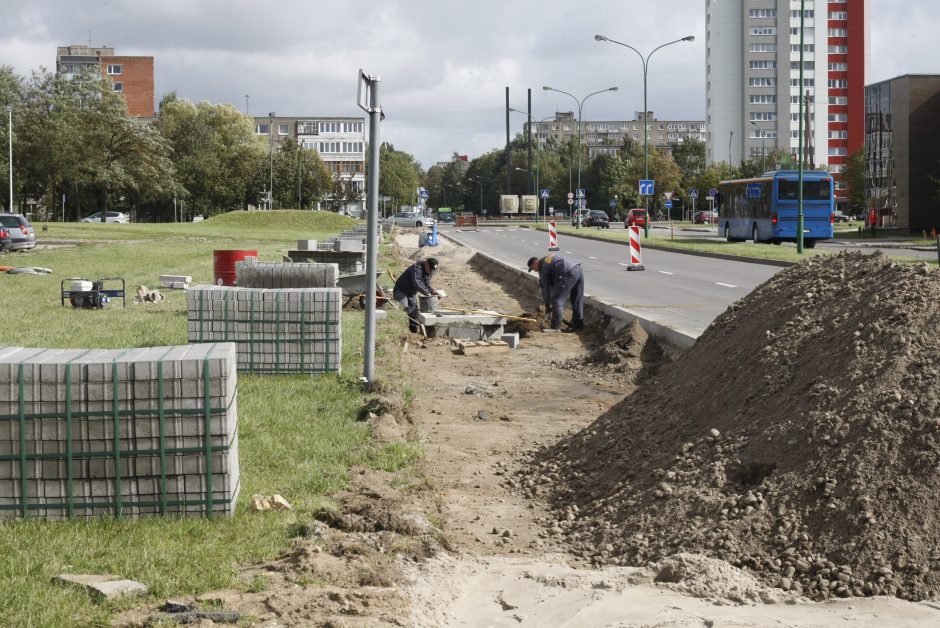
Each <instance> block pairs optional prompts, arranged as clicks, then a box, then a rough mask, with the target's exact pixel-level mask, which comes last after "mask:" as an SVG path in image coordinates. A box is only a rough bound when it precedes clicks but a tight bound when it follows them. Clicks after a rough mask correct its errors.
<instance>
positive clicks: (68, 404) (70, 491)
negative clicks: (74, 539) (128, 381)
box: [65, 349, 91, 519]
mask: <svg viewBox="0 0 940 628" xmlns="http://www.w3.org/2000/svg"><path fill="white" fill-rule="evenodd" d="M90 352H91V349H88V350H86V351H83V352H82V353H80V354H78V355H77V356H75V357H74V358H72V359H71V360H69V361H68V362H66V363H65V464H66V465H67V467H66V471H65V478H66V480H65V482H66V483H65V492H66V498H67V499H68V504H69V505H68V518H69V519H74V518H75V487H74V486H72V484H73V481H74V479H75V478H74V474H73V473H72V362H74V361H75V360H78V359H79V358H82V357H84V356H86V355H88V354H89V353H90Z"/></svg>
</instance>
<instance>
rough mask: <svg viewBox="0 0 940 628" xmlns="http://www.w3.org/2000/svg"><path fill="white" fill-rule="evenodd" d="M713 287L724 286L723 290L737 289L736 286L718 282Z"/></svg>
mask: <svg viewBox="0 0 940 628" xmlns="http://www.w3.org/2000/svg"><path fill="white" fill-rule="evenodd" d="M715 285H716V286H724V287H725V288H737V286H732V285H731V284H730V283H721V282H720V281H716V282H715Z"/></svg>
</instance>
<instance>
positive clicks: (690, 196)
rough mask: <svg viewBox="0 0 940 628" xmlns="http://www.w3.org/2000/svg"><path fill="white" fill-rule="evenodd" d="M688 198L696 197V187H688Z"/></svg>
mask: <svg viewBox="0 0 940 628" xmlns="http://www.w3.org/2000/svg"><path fill="white" fill-rule="evenodd" d="M689 198H698V188H691V189H689Z"/></svg>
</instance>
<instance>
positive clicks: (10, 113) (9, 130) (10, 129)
mask: <svg viewBox="0 0 940 628" xmlns="http://www.w3.org/2000/svg"><path fill="white" fill-rule="evenodd" d="M7 116H8V120H9V122H8V126H7V135H8V136H9V140H10V155H9V159H10V213H11V214H12V213H13V105H7Z"/></svg>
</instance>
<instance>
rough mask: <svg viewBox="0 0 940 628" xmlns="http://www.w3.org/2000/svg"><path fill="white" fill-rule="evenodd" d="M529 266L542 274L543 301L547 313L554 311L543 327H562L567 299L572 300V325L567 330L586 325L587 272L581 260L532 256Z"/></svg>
mask: <svg viewBox="0 0 940 628" xmlns="http://www.w3.org/2000/svg"><path fill="white" fill-rule="evenodd" d="M528 266H529V272H532V271H533V270H534V271H536V272H538V274H539V285H540V286H541V287H542V303H543V304H544V305H545V311H546V313H551V322H550V325H549V327H548V329H545V330H543V331H547V332H557V331H560V330H561V317H562V314H563V313H564V311H565V301H566V300H568V299H570V300H571V325H570V326H569V327H568V328H567V329H565V331H566V332H577V331H581V330H582V329H584V274H583V273H582V272H581V263H580V262H576V261H574V260H573V259H571V258H568V257H563V256H561V255H547V256H545V257H541V258H539V257H532V258H530V259H529V262H528Z"/></svg>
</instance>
